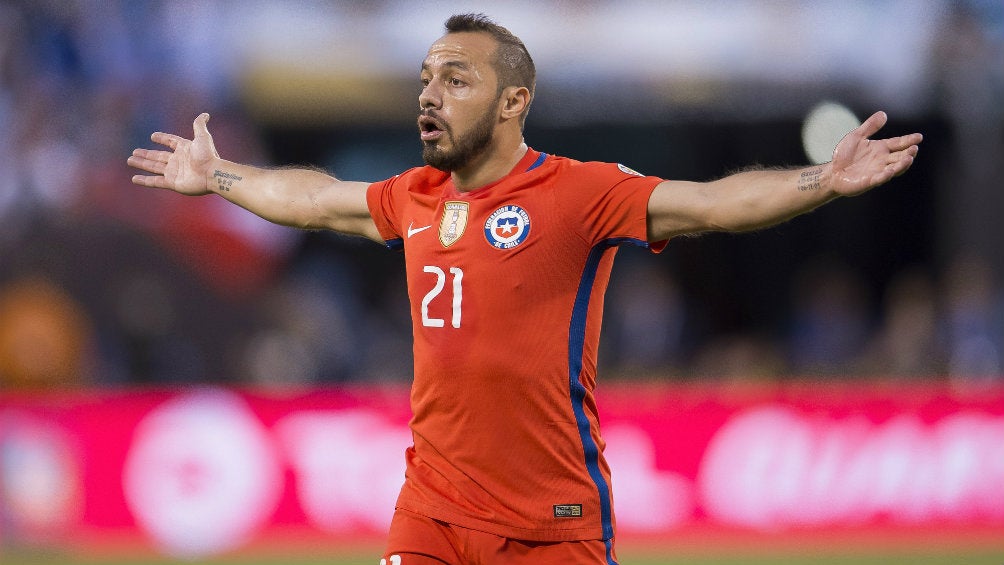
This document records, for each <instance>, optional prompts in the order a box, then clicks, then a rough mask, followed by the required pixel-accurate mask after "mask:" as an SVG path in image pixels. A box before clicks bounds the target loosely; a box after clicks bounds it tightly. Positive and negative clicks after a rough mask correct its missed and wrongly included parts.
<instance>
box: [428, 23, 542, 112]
mask: <svg viewBox="0 0 1004 565" xmlns="http://www.w3.org/2000/svg"><path fill="white" fill-rule="evenodd" d="M446 31H447V33H459V32H465V31H473V32H480V33H487V34H489V35H491V36H492V38H493V39H494V40H495V41H496V43H498V48H497V49H496V50H495V61H494V62H493V63H492V66H493V67H494V68H495V74H497V75H498V81H499V84H498V93H499V94H502V90H504V89H505V88H506V87H509V86H523V87H526V89H527V90H529V91H530V102H533V94H534V89H535V88H536V85H537V67H536V66H535V65H534V64H533V58H532V57H530V52H529V51H527V50H526V46H525V45H523V41H522V40H520V38H518V37H516V36H515V35H513V33H512V32H511V31H509V30H508V29H506V28H504V27H502V26H500V25H499V24H497V23H495V22H494V21H492V20H491V18H489V17H488V16H486V15H484V14H456V15H453V16H450V19H448V20H446ZM529 110H530V104H529V103H527V105H526V108H525V109H524V110H523V113H522V115H520V118H519V122H520V127H522V126H523V124H524V123H525V122H526V114H527V112H529Z"/></svg>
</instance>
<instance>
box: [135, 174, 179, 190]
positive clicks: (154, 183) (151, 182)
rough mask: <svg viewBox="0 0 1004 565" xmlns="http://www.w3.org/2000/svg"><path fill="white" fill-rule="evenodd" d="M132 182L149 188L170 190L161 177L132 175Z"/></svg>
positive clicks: (165, 180)
mask: <svg viewBox="0 0 1004 565" xmlns="http://www.w3.org/2000/svg"><path fill="white" fill-rule="evenodd" d="M132 182H133V184H138V185H140V186H148V187H150V188H170V186H169V185H168V184H167V179H165V178H164V177H163V175H133V177H132Z"/></svg>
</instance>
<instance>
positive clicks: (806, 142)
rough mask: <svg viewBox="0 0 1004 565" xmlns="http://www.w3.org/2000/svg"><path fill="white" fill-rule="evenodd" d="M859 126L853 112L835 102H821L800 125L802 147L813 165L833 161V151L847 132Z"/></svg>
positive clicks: (858, 121) (859, 123) (859, 122)
mask: <svg viewBox="0 0 1004 565" xmlns="http://www.w3.org/2000/svg"><path fill="white" fill-rule="evenodd" d="M859 125H861V121H860V120H858V118H857V116H855V115H854V112H851V111H850V109H848V108H847V106H844V105H843V104H839V103H837V102H821V103H820V104H817V105H816V106H815V107H814V108H813V109H812V110H811V111H810V112H809V114H808V115H807V116H806V117H805V121H804V122H803V123H802V146H803V147H804V148H805V154H806V156H808V157H809V160H810V161H812V163H813V164H816V165H818V164H820V163H825V162H827V161H830V160H831V159H833V149H834V148H835V147H836V146H837V143H840V140H841V139H843V137H844V136H845V135H847V133H848V132H850V131H851V130H853V129H854V128H856V127H858V126H859Z"/></svg>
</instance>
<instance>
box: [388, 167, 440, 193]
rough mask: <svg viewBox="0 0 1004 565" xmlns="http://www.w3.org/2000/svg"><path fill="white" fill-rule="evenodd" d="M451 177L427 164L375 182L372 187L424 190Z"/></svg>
mask: <svg viewBox="0 0 1004 565" xmlns="http://www.w3.org/2000/svg"><path fill="white" fill-rule="evenodd" d="M449 179H450V174H449V173H445V172H443V171H440V170H439V169H436V168H433V167H430V166H428V165H426V166H423V167H414V168H411V169H408V170H407V171H404V172H403V173H400V174H398V175H394V176H393V177H391V178H389V179H386V180H382V181H378V182H375V183H373V184H372V185H371V189H377V190H386V189H390V188H392V187H393V188H394V190H404V191H407V192H413V191H417V192H424V191H427V190H429V189H431V188H433V187H439V186H442V185H443V184H444V183H446V181H447V180H449Z"/></svg>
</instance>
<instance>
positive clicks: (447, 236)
mask: <svg viewBox="0 0 1004 565" xmlns="http://www.w3.org/2000/svg"><path fill="white" fill-rule="evenodd" d="M470 209H471V205H470V204H468V203H467V202H454V201H450V202H447V203H445V204H443V219H442V220H440V222H439V242H440V243H442V244H443V247H449V246H451V245H453V244H454V243H456V242H457V240H458V239H460V236H462V235H464V230H465V229H467V215H468V212H470Z"/></svg>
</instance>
